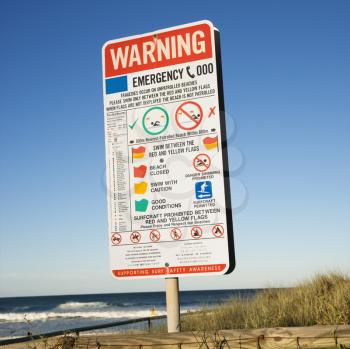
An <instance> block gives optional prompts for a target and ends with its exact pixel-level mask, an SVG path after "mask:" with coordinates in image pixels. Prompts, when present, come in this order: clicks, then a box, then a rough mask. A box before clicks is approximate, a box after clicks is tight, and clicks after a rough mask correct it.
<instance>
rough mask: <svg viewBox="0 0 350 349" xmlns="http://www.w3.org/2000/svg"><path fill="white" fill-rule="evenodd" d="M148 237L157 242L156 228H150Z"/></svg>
mask: <svg viewBox="0 0 350 349" xmlns="http://www.w3.org/2000/svg"><path fill="white" fill-rule="evenodd" d="M149 238H150V239H151V240H152V241H153V242H158V241H159V240H160V232H159V231H158V230H151V232H150V233H149Z"/></svg>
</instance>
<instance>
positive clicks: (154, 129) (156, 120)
mask: <svg viewBox="0 0 350 349" xmlns="http://www.w3.org/2000/svg"><path fill="white" fill-rule="evenodd" d="M168 125H169V115H168V113H167V111H166V110H165V109H164V108H161V107H152V108H150V109H148V110H147V111H146V113H145V114H144V115H143V118H142V127H143V129H144V130H145V131H146V132H147V133H148V134H150V135H152V136H155V135H159V134H160V133H162V132H163V131H165V130H166V128H167V127H168Z"/></svg>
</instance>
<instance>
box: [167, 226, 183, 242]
mask: <svg viewBox="0 0 350 349" xmlns="http://www.w3.org/2000/svg"><path fill="white" fill-rule="evenodd" d="M170 236H171V238H172V239H173V240H180V239H181V236H182V233H181V230H180V229H178V228H173V229H171V230H170Z"/></svg>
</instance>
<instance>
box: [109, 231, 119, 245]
mask: <svg viewBox="0 0 350 349" xmlns="http://www.w3.org/2000/svg"><path fill="white" fill-rule="evenodd" d="M111 240H112V245H119V244H120V243H121V242H122V237H121V235H120V234H119V233H112V236H111Z"/></svg>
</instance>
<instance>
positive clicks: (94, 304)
mask: <svg viewBox="0 0 350 349" xmlns="http://www.w3.org/2000/svg"><path fill="white" fill-rule="evenodd" d="M107 306H108V304H107V303H105V302H67V303H63V304H60V305H58V306H57V307H56V309H58V310H76V309H81V308H85V309H86V308H89V309H91V308H97V309H101V308H105V307H107Z"/></svg>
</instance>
